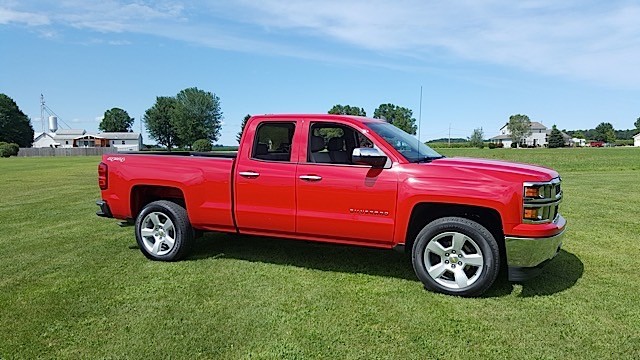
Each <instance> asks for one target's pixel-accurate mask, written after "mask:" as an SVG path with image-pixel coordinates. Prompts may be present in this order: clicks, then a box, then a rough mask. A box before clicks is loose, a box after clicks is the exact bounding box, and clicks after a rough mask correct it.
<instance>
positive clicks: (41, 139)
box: [31, 132, 56, 148]
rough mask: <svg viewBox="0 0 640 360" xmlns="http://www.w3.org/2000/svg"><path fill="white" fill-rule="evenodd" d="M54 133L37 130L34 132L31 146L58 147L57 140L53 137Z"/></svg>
mask: <svg viewBox="0 0 640 360" xmlns="http://www.w3.org/2000/svg"><path fill="white" fill-rule="evenodd" d="M54 135H55V134H54V133H48V132H37V133H35V134H33V144H32V145H31V146H32V147H34V148H46V147H56V146H55V144H56V141H55V140H54V139H53V136H54Z"/></svg>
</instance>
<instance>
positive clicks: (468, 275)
mask: <svg viewBox="0 0 640 360" xmlns="http://www.w3.org/2000/svg"><path fill="white" fill-rule="evenodd" d="M424 264H425V266H426V270H427V273H428V274H429V276H431V278H432V279H433V280H435V281H436V282H437V283H438V284H440V285H442V286H444V287H446V288H449V289H464V288H466V287H469V286H471V285H472V284H473V283H475V282H476V281H477V280H478V278H479V277H480V274H481V273H482V268H483V266H484V258H483V256H482V250H480V247H479V246H478V244H477V243H476V242H475V241H474V240H473V239H471V238H470V237H469V236H467V235H465V234H462V233H459V232H455V231H449V232H443V233H440V234H438V235H436V236H435V237H433V238H432V239H431V240H429V243H428V244H427V246H426V248H425V250H424Z"/></svg>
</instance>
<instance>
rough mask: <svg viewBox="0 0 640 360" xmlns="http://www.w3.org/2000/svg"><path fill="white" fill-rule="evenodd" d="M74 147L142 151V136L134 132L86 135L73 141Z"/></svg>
mask: <svg viewBox="0 0 640 360" xmlns="http://www.w3.org/2000/svg"><path fill="white" fill-rule="evenodd" d="M73 146H74V147H114V148H116V149H117V150H118V151H140V149H141V148H142V135H140V133H134V132H104V133H98V134H89V133H85V134H82V135H80V136H77V137H75V138H74V139H73Z"/></svg>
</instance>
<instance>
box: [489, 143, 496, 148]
mask: <svg viewBox="0 0 640 360" xmlns="http://www.w3.org/2000/svg"><path fill="white" fill-rule="evenodd" d="M497 147H498V145H496V144H495V143H489V149H495V148H497Z"/></svg>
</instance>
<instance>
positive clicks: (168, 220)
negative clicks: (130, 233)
mask: <svg viewBox="0 0 640 360" xmlns="http://www.w3.org/2000/svg"><path fill="white" fill-rule="evenodd" d="M136 241H137V242H138V247H140V250H141V251H142V253H143V254H144V256H146V257H147V258H149V259H151V260H159V261H176V260H180V259H182V258H184V257H185V256H186V255H187V254H188V252H189V250H190V248H191V243H192V242H193V229H192V228H191V223H190V222H189V217H188V216H187V211H186V210H185V208H183V207H182V206H180V205H178V204H176V203H174V202H171V201H166V200H159V201H154V202H152V203H149V204H147V206H145V207H144V209H142V211H141V212H140V214H138V217H137V218H136Z"/></svg>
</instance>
